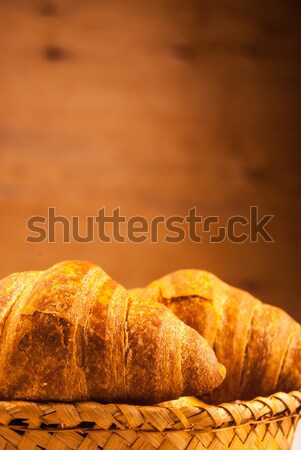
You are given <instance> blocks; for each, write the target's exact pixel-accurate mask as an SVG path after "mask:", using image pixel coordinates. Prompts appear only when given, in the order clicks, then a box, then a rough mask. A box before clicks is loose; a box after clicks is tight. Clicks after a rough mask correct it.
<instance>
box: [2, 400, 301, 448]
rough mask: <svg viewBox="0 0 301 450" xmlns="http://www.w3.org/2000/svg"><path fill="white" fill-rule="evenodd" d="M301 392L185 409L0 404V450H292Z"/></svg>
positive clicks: (95, 405)
mask: <svg viewBox="0 0 301 450" xmlns="http://www.w3.org/2000/svg"><path fill="white" fill-rule="evenodd" d="M300 405H301V391H293V392H291V393H290V394H285V393H283V392H280V393H277V394H275V395H272V396H271V397H266V398H263V397H257V398H256V399H254V400H252V401H249V402H237V403H223V404H221V405H219V406H209V405H205V404H204V405H203V406H202V407H200V406H198V407H195V406H182V407H174V406H169V407H161V406H132V405H125V404H118V405H117V404H108V405H102V404H99V403H95V402H82V403H74V404H69V403H32V402H21V401H15V402H5V401H3V402H0V449H1V450H2V449H3V450H4V449H5V450H11V449H19V450H40V449H47V450H74V449H77V450H98V449H105V450H126V449H136V450H155V449H160V450H184V449H187V450H203V449H211V450H213V449H214V450H223V449H232V450H239V449H248V450H250V449H252V450H256V449H258V450H259V449H260V450H263V449H269V450H276V449H281V450H287V449H290V447H291V443H292V439H293V435H294V432H295V429H296V426H297V423H298V420H299V418H300V413H301V406H300Z"/></svg>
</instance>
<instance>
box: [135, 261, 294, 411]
mask: <svg viewBox="0 0 301 450" xmlns="http://www.w3.org/2000/svg"><path fill="white" fill-rule="evenodd" d="M131 293H132V295H136V296H137V297H139V298H141V299H142V300H143V299H147V300H148V301H150V300H152V301H159V302H160V303H162V304H164V305H166V306H168V308H169V309H170V310H171V311H172V312H173V313H175V314H176V315H177V316H178V317H179V318H180V319H181V320H183V321H184V322H185V323H186V324H187V325H189V326H191V327H192V328H194V329H195V330H197V331H198V332H199V333H200V334H201V335H202V336H203V337H204V338H205V339H206V340H207V341H208V343H209V344H210V345H211V347H212V348H213V350H214V351H215V353H216V356H217V358H218V360H219V361H220V362H221V363H222V364H224V366H225V367H226V370H227V376H226V378H225V380H224V382H223V383H222V384H221V385H220V386H219V387H218V388H217V389H215V390H214V391H212V392H211V393H209V394H208V395H207V396H204V397H203V399H205V400H206V401H207V402H210V403H220V402H226V401H232V400H236V399H242V400H246V399H252V398H254V397H255V396H257V395H262V396H267V395H270V394H272V393H274V392H275V391H290V390H293V389H299V388H300V387H301V326H300V325H299V324H298V323H297V322H295V320H293V319H292V318H291V317H290V316H289V315H288V314H286V313H285V312H284V311H283V310H281V309H280V308H277V307H275V306H270V305H268V304H264V303H262V302H261V301H259V300H258V299H256V298H255V297H253V296H252V295H250V294H249V293H247V292H245V291H243V290H240V289H237V288H235V287H231V286H229V285H227V284H226V283H224V282H222V281H221V280H220V279H218V278H217V277H216V276H214V275H213V274H211V273H208V272H205V271H201V270H179V271H177V272H174V273H172V274H170V275H166V276H164V277H163V278H161V279H159V280H157V281H154V282H153V283H151V284H150V285H149V286H148V287H147V288H145V289H134V290H132V291H131Z"/></svg>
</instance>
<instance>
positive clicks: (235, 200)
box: [0, 0, 301, 320]
mask: <svg viewBox="0 0 301 450" xmlns="http://www.w3.org/2000/svg"><path fill="white" fill-rule="evenodd" d="M299 17H300V2H298V1H292V0H291V1H289V2H283V1H280V0H276V1H273V2H272V1H267V2H259V1H255V2H254V1H251V0H247V1H243V2H240V1H237V0H236V1H235V0H229V1H227V2H226V1H221V2H218V4H215V2H211V1H209V0H200V1H187V2H181V1H178V0H173V1H166V0H160V1H158V0H154V1H151V2H148V1H139V2H138V1H132V0H131V1H130V0H123V1H121V0H119V1H118V0H114V1H111V2H107V1H102V0H101V1H96V0H95V1H90V0H88V1H87V0H85V1H84V0H77V1H71V0H70V1H65V2H64V1H62V0H60V1H42V0H41V1H40V0H35V1H29V0H28V1H25V0H24V1H17V0H16V1H8V0H6V1H5V0H2V1H1V2H0V67H1V70H0V89H1V99H0V157H1V166H0V176H1V179H0V202H1V209H0V211H1V222H0V244H1V256H2V258H1V260H0V275H1V276H5V275H7V274H8V273H10V272H12V271H17V270H24V269H26V270H27V269H32V268H36V269H39V268H44V267H47V266H48V265H50V264H51V263H54V262H56V261H59V260H62V259H67V258H84V259H88V260H92V261H94V262H96V263H99V264H100V265H101V266H103V268H104V269H106V270H107V271H108V272H109V273H110V274H111V275H112V276H114V277H115V278H117V279H118V280H119V281H121V282H123V283H124V284H125V285H126V286H128V287H133V286H135V285H141V284H144V283H146V282H148V281H150V280H151V279H153V278H155V277H158V276H161V275H163V274H164V273H166V272H169V271H171V270H174V269H177V268H185V267H197V268H203V269H207V270H210V271H213V272H215V273H216V274H217V275H219V276H220V277H221V278H223V279H224V280H226V281H228V282H230V283H232V284H236V285H238V286H240V287H242V288H246V289H248V290H250V291H251V292H252V293H254V294H256V295H257V296H259V297H260V298H262V299H263V300H265V301H268V302H270V303H274V304H276V305H281V306H282V307H284V308H286V309H287V310H288V311H289V312H290V313H291V314H292V315H294V316H295V317H296V318H297V319H299V320H300V319H301V302H300V300H299V293H300V278H299V254H300V235H299V224H300V202H299V198H300V182H299V170H300V115H299V112H298V105H299V104H300V103H299V102H300V77H301V64H300V56H301V55H300V49H301V45H300V31H299V28H300V27H299ZM250 205H258V206H259V208H260V214H274V215H275V218H274V219H273V221H272V222H271V224H270V225H269V227H268V230H269V231H270V233H271V234H272V236H273V237H274V239H275V243H274V244H266V243H264V242H263V241H260V242H259V243H258V244H240V245H235V244H231V243H228V242H224V243H222V244H217V245H213V244H211V245H210V244H208V243H204V244H195V243H192V242H190V241H189V240H186V241H185V242H184V243H182V244H178V245H172V244H164V243H162V242H160V243H158V244H150V243H144V244H129V243H127V244H118V243H112V244H103V243H100V242H98V241H95V242H93V243H91V244H78V243H74V242H73V243H70V244H63V243H61V242H58V243H55V244H47V243H41V244H36V245H33V244H28V243H26V242H25V237H26V234H27V230H26V222H27V219H28V218H29V217H30V216H31V215H43V214H44V215H45V214H46V212H47V208H48V207H49V206H55V207H56V209H57V213H58V214H62V215H66V216H71V215H79V216H81V217H82V219H84V218H85V216H87V215H95V214H96V213H97V210H98V209H99V208H101V207H103V206H105V207H106V208H107V211H108V212H110V211H111V210H112V208H114V207H118V206H120V208H121V212H122V213H123V214H125V215H127V216H131V215H138V214H139V215H145V216H147V217H149V218H152V217H153V216H155V215H157V214H160V215H161V214H163V215H166V216H168V215H172V214H184V215H185V214H186V213H187V210H188V209H189V208H191V207H193V206H197V209H198V212H199V213H200V214H202V215H204V216H206V215H210V214H213V215H219V216H220V217H221V220H226V218H228V217H229V216H231V215H233V214H244V215H247V214H248V211H249V206H250Z"/></svg>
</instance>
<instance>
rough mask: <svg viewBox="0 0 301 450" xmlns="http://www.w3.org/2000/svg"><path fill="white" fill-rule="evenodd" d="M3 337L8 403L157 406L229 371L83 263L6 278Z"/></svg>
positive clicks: (0, 291)
mask: <svg viewBox="0 0 301 450" xmlns="http://www.w3.org/2000/svg"><path fill="white" fill-rule="evenodd" d="M0 339H1V345H0V399H2V400H13V399H14V400H17V399H20V400H32V401H48V400H52V401H53V400H54V401H66V402H71V401H81V400H95V401H100V402H126V403H142V404H152V403H158V402H162V401H164V400H169V399H173V398H178V397H180V396H181V395H201V394H202V393H204V392H206V391H208V390H211V389H213V388H215V387H216V386H217V385H219V384H220V383H221V382H222V380H223V378H224V375H225V369H224V367H223V366H222V365H220V364H219V363H218V361H217V359H216V357H215V355H214V352H213V350H212V349H211V348H210V346H209V345H208V343H207V342H206V341H205V340H204V339H203V338H202V337H201V336H200V335H199V334H198V333H197V332H196V331H195V330H193V329H191V328H190V327H188V326H186V325H185V324H184V323H183V322H181V321H180V320H179V319H178V318H177V317H176V316H175V315H174V314H172V312H171V311H169V310H168V309H167V308H166V307H165V306H164V305H160V304H158V303H154V302H147V301H141V300H139V299H136V298H134V299H133V298H131V296H130V295H129V293H128V292H127V291H126V290H125V289H124V288H123V287H122V286H121V285H120V284H118V283H117V282H116V281H113V280H112V279H111V278H110V277H109V276H108V275H107V274H106V273H105V272H104V271H103V270H102V269H101V268H99V267H98V266H96V265H94V264H91V263H89V262H84V261H65V262H62V263H59V264H56V265H54V266H53V267H51V268H50V269H48V270H45V271H42V272H22V273H15V274H12V275H10V276H8V277H6V278H4V279H3V280H2V281H0Z"/></svg>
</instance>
